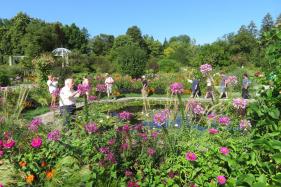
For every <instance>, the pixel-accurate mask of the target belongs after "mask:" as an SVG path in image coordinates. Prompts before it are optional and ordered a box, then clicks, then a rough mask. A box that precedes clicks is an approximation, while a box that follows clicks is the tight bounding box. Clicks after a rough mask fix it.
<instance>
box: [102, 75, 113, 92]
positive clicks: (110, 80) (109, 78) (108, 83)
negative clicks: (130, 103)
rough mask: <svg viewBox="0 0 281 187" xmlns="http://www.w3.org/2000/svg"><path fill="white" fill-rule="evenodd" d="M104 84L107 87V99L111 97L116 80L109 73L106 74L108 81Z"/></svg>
mask: <svg viewBox="0 0 281 187" xmlns="http://www.w3.org/2000/svg"><path fill="white" fill-rule="evenodd" d="M104 83H105V85H106V93H107V97H109V95H110V94H111V93H112V85H113V83H114V80H113V78H112V77H111V76H110V75H109V74H108V73H107V74H106V79H105V81H104Z"/></svg>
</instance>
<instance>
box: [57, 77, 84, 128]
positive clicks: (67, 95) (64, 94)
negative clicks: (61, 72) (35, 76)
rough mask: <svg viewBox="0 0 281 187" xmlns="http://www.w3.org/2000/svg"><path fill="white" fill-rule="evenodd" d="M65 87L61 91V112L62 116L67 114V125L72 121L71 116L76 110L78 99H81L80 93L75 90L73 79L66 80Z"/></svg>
mask: <svg viewBox="0 0 281 187" xmlns="http://www.w3.org/2000/svg"><path fill="white" fill-rule="evenodd" d="M64 84H65V85H64V87H63V88H62V89H61V91H60V102H59V104H60V112H61V115H63V114H66V123H68V122H69V121H70V116H71V115H72V114H73V112H74V110H75V109H76V97H79V95H80V94H79V92H78V91H74V90H73V86H74V81H73V79H66V80H65V83H64Z"/></svg>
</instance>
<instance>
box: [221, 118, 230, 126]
mask: <svg viewBox="0 0 281 187" xmlns="http://www.w3.org/2000/svg"><path fill="white" fill-rule="evenodd" d="M219 123H220V124H222V125H229V123H230V118H229V117H227V116H221V117H219Z"/></svg>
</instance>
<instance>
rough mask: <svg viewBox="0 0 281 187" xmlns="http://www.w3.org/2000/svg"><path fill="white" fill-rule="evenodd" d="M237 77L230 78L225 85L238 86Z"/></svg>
mask: <svg viewBox="0 0 281 187" xmlns="http://www.w3.org/2000/svg"><path fill="white" fill-rule="evenodd" d="M237 82H238V81H237V77H236V76H228V77H227V79H226V80H225V83H226V84H227V85H236V84H237Z"/></svg>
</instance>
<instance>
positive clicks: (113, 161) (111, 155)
mask: <svg viewBox="0 0 281 187" xmlns="http://www.w3.org/2000/svg"><path fill="white" fill-rule="evenodd" d="M106 160H108V161H110V162H112V163H116V159H115V156H114V154H113V153H112V152H108V153H107V154H106Z"/></svg>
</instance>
